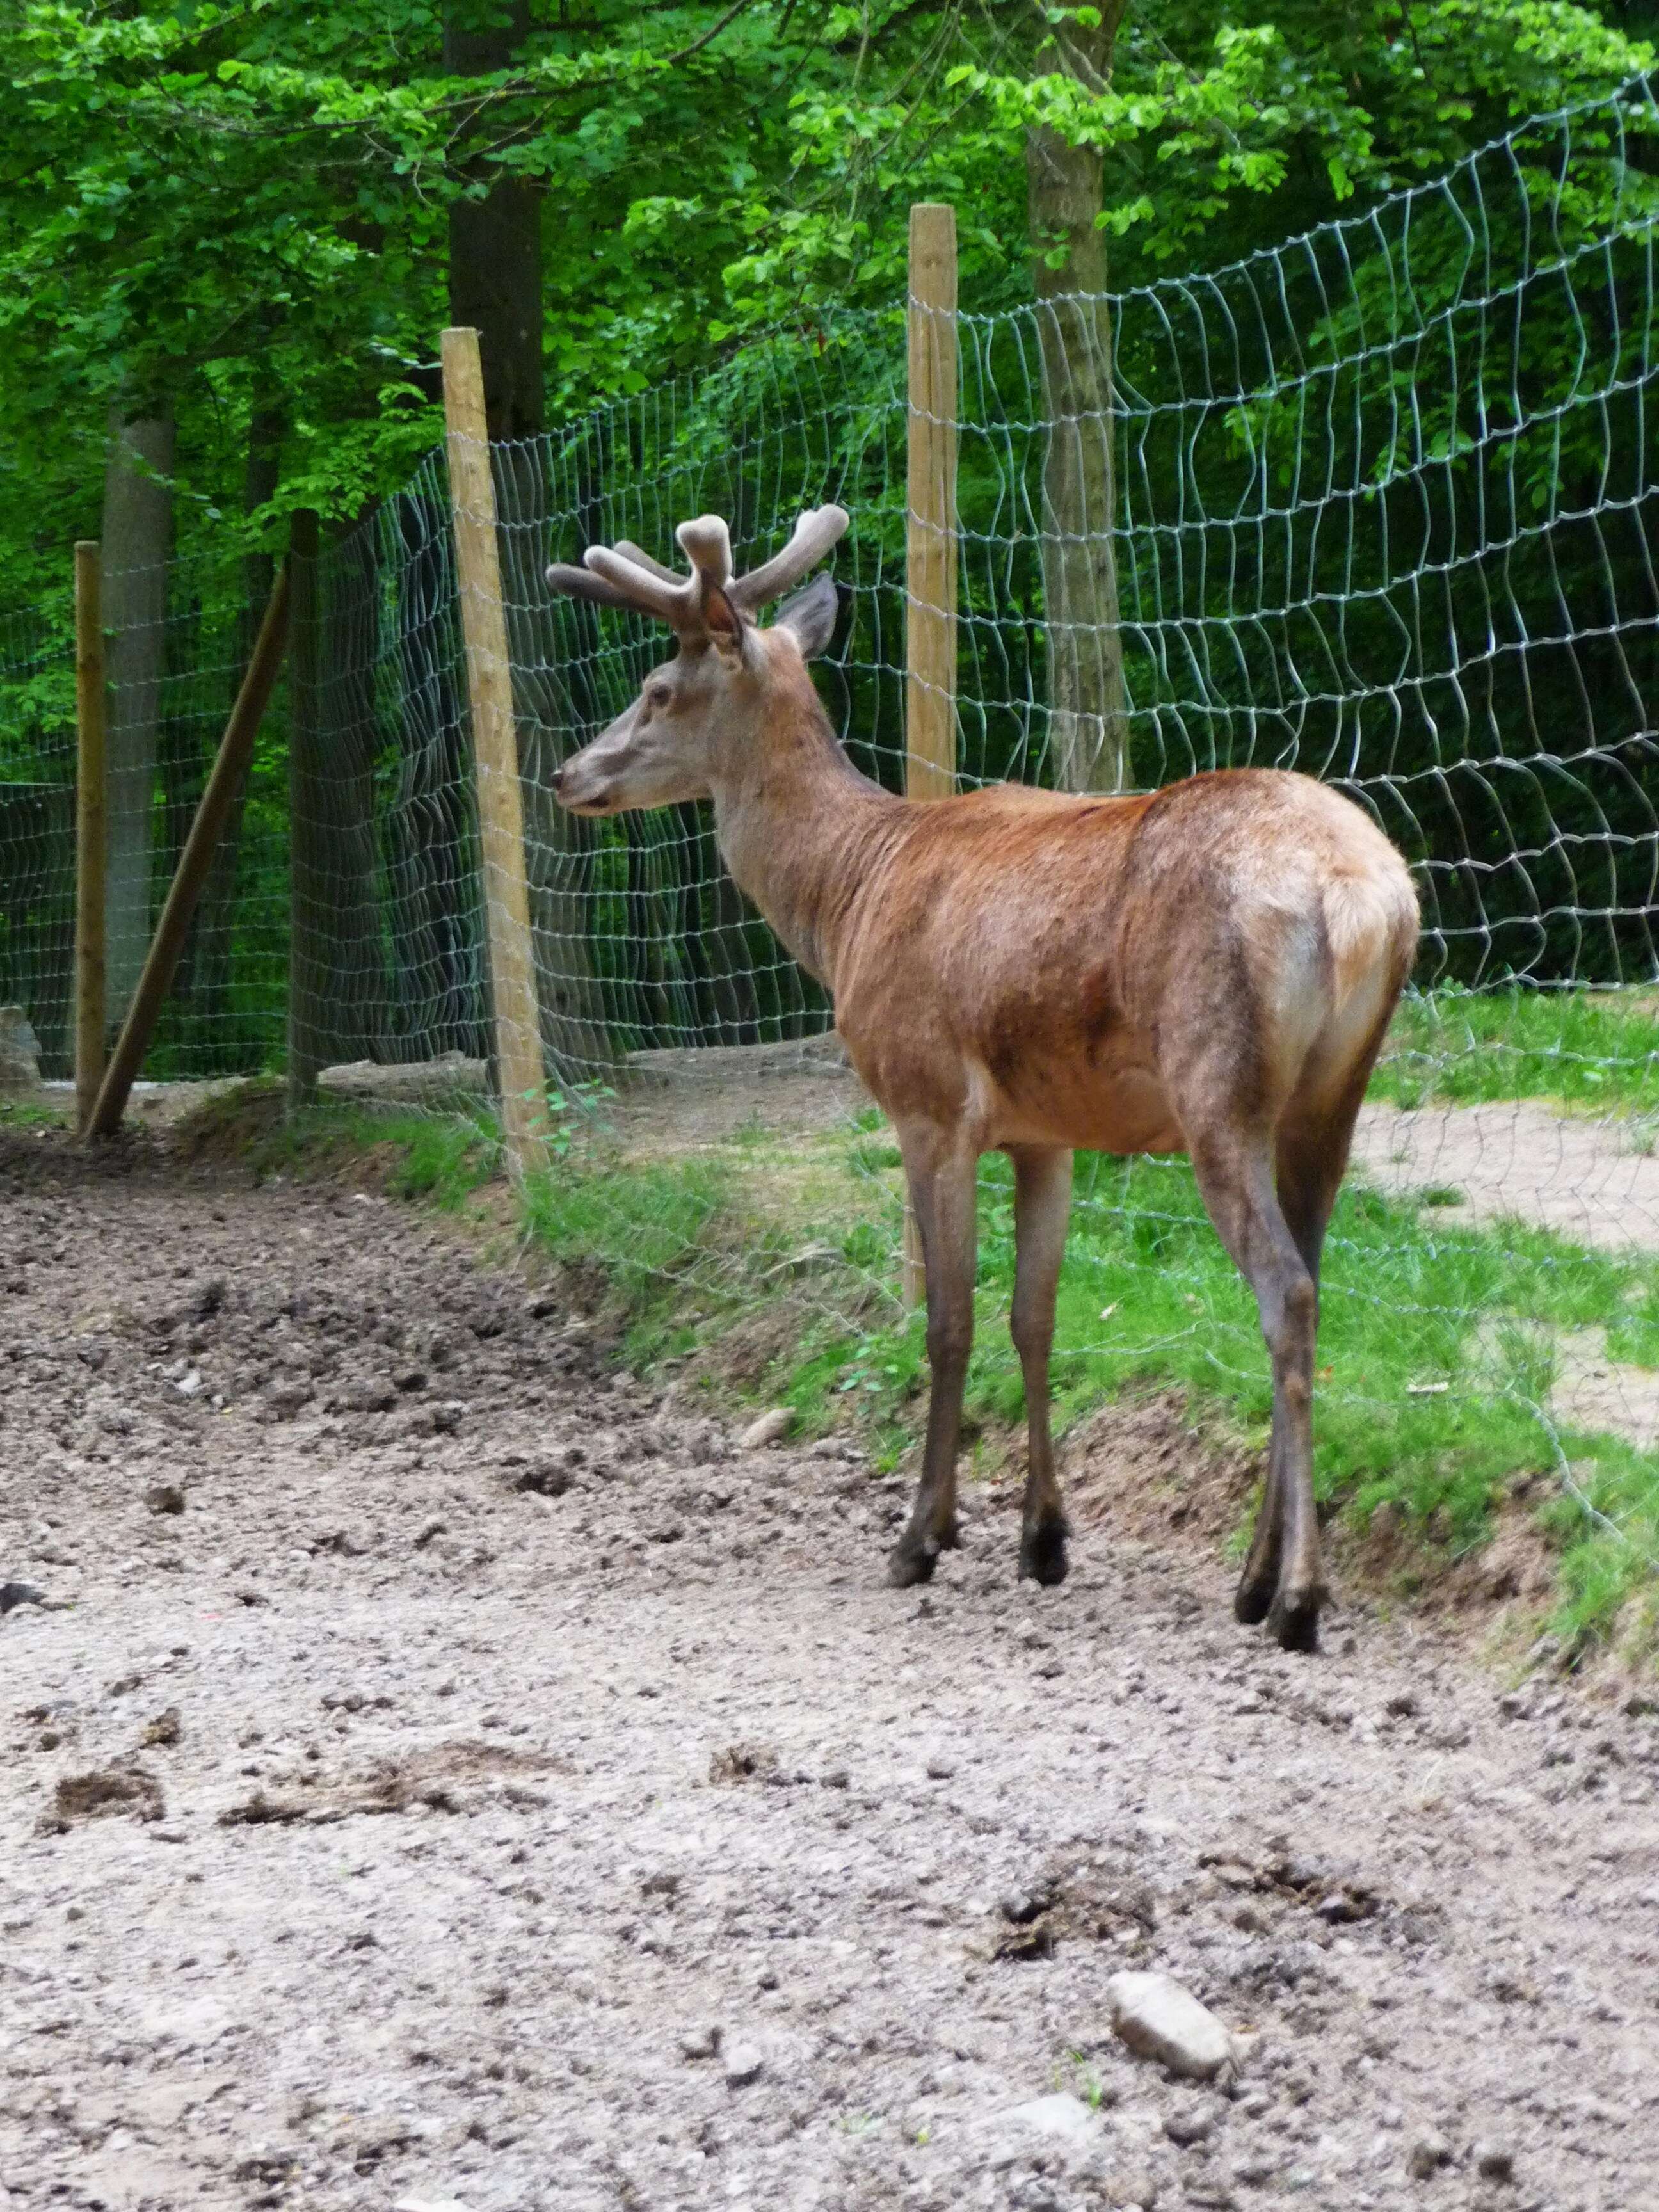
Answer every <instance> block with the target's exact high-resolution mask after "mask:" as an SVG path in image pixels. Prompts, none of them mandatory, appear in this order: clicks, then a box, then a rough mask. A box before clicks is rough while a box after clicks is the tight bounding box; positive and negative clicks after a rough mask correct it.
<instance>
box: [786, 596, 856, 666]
mask: <svg viewBox="0 0 1659 2212" xmlns="http://www.w3.org/2000/svg"><path fill="white" fill-rule="evenodd" d="M840 611H841V601H840V599H839V597H838V596H837V594H836V580H835V578H834V577H833V576H817V577H815V578H814V579H813V580H812V581H811V583H810V584H809V585H808V586H806V589H805V591H804V592H797V593H796V594H795V596H794V598H793V599H791V600H790V602H789V604H788V605H787V607H785V608H783V609H782V610H781V612H780V613H779V616H778V619H777V623H776V627H777V628H778V629H787V631H788V632H789V634H790V635H791V636H792V637H793V639H794V641H795V642H796V644H797V645H798V646H799V647H800V653H801V659H803V660H816V659H817V656H818V655H819V653H827V652H828V650H829V641H830V639H831V638H832V637H833V636H834V635H835V634H836V617H837V615H838V614H839V613H840Z"/></svg>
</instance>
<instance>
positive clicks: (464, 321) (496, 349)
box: [444, 0, 613, 1081]
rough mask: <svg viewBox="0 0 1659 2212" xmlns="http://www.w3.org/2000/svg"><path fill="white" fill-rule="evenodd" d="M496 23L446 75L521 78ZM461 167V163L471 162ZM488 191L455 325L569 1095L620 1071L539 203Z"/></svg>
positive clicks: (545, 981) (448, 37)
mask: <svg viewBox="0 0 1659 2212" xmlns="http://www.w3.org/2000/svg"><path fill="white" fill-rule="evenodd" d="M486 12H487V11H486V10H485V9H482V8H480V7H478V6H477V5H473V6H466V7H464V6H462V5H460V4H459V0H453V4H452V5H451V7H450V8H449V9H448V11H447V15H446V18H445V23H444V66H445V68H446V69H447V70H453V72H454V73H455V74H456V75H457V76H480V75H483V74H485V73H487V72H489V71H491V70H503V69H508V68H510V67H511V66H512V64H513V60H514V58H516V56H517V54H518V52H519V51H520V48H521V47H522V46H523V45H524V42H525V40H526V38H527V37H528V36H529V34H530V9H529V6H528V4H527V0H508V4H507V5H506V6H505V7H501V8H499V9H495V11H494V12H495V15H496V16H497V18H498V20H496V21H494V22H491V23H489V25H488V26H487V27H472V20H471V19H475V18H477V17H479V16H481V15H483V14H485V13H486ZM463 161H465V154H463ZM487 179H489V171H488V170H487V169H481V171H480V173H479V175H478V177H477V181H478V182H480V183H483V182H485V181H486V180H487ZM541 215H542V193H541V189H540V187H539V186H538V185H535V184H533V183H531V182H529V181H527V180H526V179H523V178H517V177H512V176H507V175H505V174H501V173H496V174H495V176H494V178H493V179H489V189H488V190H487V191H485V192H484V193H483V196H482V197H479V198H477V199H467V200H457V201H455V202H454V203H453V204H452V205H451V208H450V210H449V315H450V320H451V322H452V323H454V324H456V325H459V326H460V327H463V328H467V327H470V328H471V329H474V330H476V331H477V332H478V349H479V352H480V355H481V356H482V358H483V383H484V417H485V421H486V422H487V423H488V425H489V435H490V439H491V441H492V442H495V443H496V444H497V445H498V446H506V447H507V448H508V450H506V451H498V452H497V453H496V455H495V499H496V513H497V515H498V518H499V520H500V524H501V532H500V535H501V588H502V593H503V596H504V599H505V601H506V616H507V652H508V654H509V656H510V658H511V660H512V664H513V720H514V722H515V724H516V726H517V732H518V740H519V765H520V779H521V781H522V784H523V797H524V819H525V842H526V848H527V850H526V872H527V874H528V878H529V890H530V923H531V930H532V937H533V939H534V943H535V951H536V984H537V995H538V1002H539V1005H540V1010H541V1027H542V1049H543V1052H544V1056H545V1057H546V1059H547V1060H548V1061H549V1063H550V1066H552V1067H554V1068H555V1069H556V1070H557V1072H558V1073H559V1074H560V1075H561V1076H562V1078H563V1079H565V1080H566V1081H575V1080H580V1079H582V1078H583V1077H584V1076H587V1075H592V1074H593V1073H597V1072H599V1071H601V1070H603V1069H604V1068H605V1067H606V1066H608V1065H609V1064H610V1062H611V1058H612V1056H613V1055H612V1053H611V1042H610V1036H609V1032H608V1030H607V1028H606V1025H605V1006H604V1002H603V998H602V994H601V993H600V991H599V987H598V984H597V982H596V981H595V978H594V975H593V969H592V959H591V957H590V955H589V952H588V945H587V931H586V917H587V913H588V908H589V901H588V899H587V897H586V890H587V886H588V873H589V861H588V855H589V852H590V849H591V833H590V832H589V831H588V830H587V829H586V825H585V824H584V823H582V822H580V819H579V818H578V817H575V816H574V815H570V814H567V813H566V812H565V811H564V809H563V808H562V806H560V805H558V804H557V802H556V800H555V799H554V797H553V793H552V789H551V783H552V775H553V771H554V769H556V767H557V765H558V763H559V761H560V759H561V758H562V753H563V750H564V748H563V747H562V745H561V744H560V741H559V740H560V727H559V718H558V713H557V693H558V686H557V685H556V684H555V683H553V682H552V681H551V680H550V671H551V669H552V665H553V653H554V646H555V637H556V630H555V623H554V617H553V611H552V608H551V605H550V599H549V594H548V590H547V586H546V584H545V583H544V580H543V577H542V570H543V568H544V567H545V565H546V561H547V550H546V539H547V533H548V515H547V494H546V484H545V481H544V476H545V471H544V468H543V465H542V461H543V454H542V448H541V444H540V436H541V432H542V429H543V427H544V421H545V414H544V407H545V399H544V381H543V373H542V236H541Z"/></svg>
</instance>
